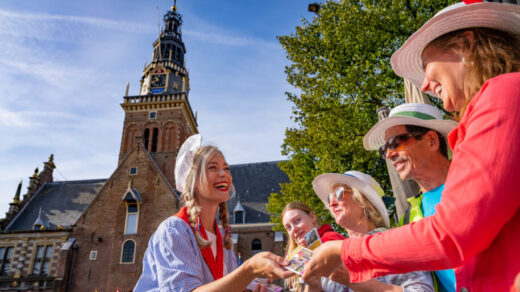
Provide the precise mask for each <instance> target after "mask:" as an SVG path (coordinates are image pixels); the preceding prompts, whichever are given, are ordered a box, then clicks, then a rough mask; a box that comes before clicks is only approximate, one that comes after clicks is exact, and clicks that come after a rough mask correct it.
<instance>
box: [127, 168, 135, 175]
mask: <svg viewBox="0 0 520 292" xmlns="http://www.w3.org/2000/svg"><path fill="white" fill-rule="evenodd" d="M129 174H130V175H136V174H137V167H132V168H130V171H129Z"/></svg>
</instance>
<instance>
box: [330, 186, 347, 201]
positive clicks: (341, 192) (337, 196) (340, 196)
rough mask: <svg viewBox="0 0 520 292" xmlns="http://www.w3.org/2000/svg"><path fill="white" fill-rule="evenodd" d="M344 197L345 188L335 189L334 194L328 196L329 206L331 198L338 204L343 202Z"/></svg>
mask: <svg viewBox="0 0 520 292" xmlns="http://www.w3.org/2000/svg"><path fill="white" fill-rule="evenodd" d="M344 195H345V188H344V187H339V188H337V189H335V190H334V193H332V194H329V197H328V203H329V205H330V202H332V198H333V197H334V198H335V199H336V202H339V201H341V200H343V196H344Z"/></svg>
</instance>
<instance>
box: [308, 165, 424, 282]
mask: <svg viewBox="0 0 520 292" xmlns="http://www.w3.org/2000/svg"><path fill="white" fill-rule="evenodd" d="M312 186H313V187H314V191H315V192H316V194H317V195H318V197H319V198H320V199H321V201H322V202H323V204H324V205H325V206H326V207H327V208H328V209H329V211H330V212H331V214H332V216H333V217H334V218H335V220H336V223H337V224H338V225H340V226H341V227H343V228H345V230H346V231H347V232H348V234H349V237H350V238H362V237H364V236H367V235H371V234H376V233H379V232H383V231H386V230H387V229H388V228H389V226H390V219H389V217H388V212H387V210H386V207H385V204H384V202H383V200H382V199H381V197H382V196H383V195H384V192H383V189H381V186H379V184H378V183H377V182H376V181H375V180H374V178H372V177H371V176H370V175H368V174H365V173H362V172H359V171H347V172H345V173H344V174H339V173H326V174H322V175H319V176H318V177H316V178H315V179H314V181H313V183H312ZM345 274H346V275H345V276H346V277H343V274H341V273H339V272H338V273H337V274H335V275H333V276H332V279H333V280H334V281H337V282H339V283H342V282H343V284H345V285H347V286H349V288H351V289H352V290H354V291H405V292H409V291H431V292H433V291H434V287H433V279H432V276H431V273H429V272H410V273H405V274H393V275H385V276H382V277H378V278H376V279H373V280H368V281H366V282H363V283H358V284H351V283H349V282H348V273H345Z"/></svg>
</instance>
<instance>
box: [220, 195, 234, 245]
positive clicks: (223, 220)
mask: <svg viewBox="0 0 520 292" xmlns="http://www.w3.org/2000/svg"><path fill="white" fill-rule="evenodd" d="M218 219H219V220H220V224H221V225H222V228H224V236H223V237H222V240H223V241H224V247H225V248H226V249H231V248H232V247H233V239H232V238H231V232H230V226H229V225H228V220H229V213H228V210H227V203H226V202H222V203H220V204H219V205H218Z"/></svg>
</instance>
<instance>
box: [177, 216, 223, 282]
mask: <svg viewBox="0 0 520 292" xmlns="http://www.w3.org/2000/svg"><path fill="white" fill-rule="evenodd" d="M187 210H188V209H187V208H186V207H182V209H181V210H180V211H179V213H177V214H175V215H173V216H175V217H178V218H180V219H182V220H183V221H184V222H186V223H187V224H188V225H189V226H190V227H191V224H190V220H189V215H188V211H187ZM199 228H200V234H201V235H202V238H204V239H206V240H208V235H207V234H206V229H204V226H203V225H202V224H200V226H199ZM191 230H192V231H193V233H195V232H197V231H195V230H194V229H193V227H191ZM215 234H216V235H217V260H216V261H215V255H214V254H213V251H212V250H211V246H208V247H206V248H201V249H200V252H201V253H202V256H203V257H204V261H205V262H206V264H207V265H208V267H209V269H210V271H211V274H212V275H213V279H214V280H218V279H220V278H222V275H223V274H224V250H223V245H222V237H221V236H220V231H219V230H218V225H217V222H216V221H215Z"/></svg>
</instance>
